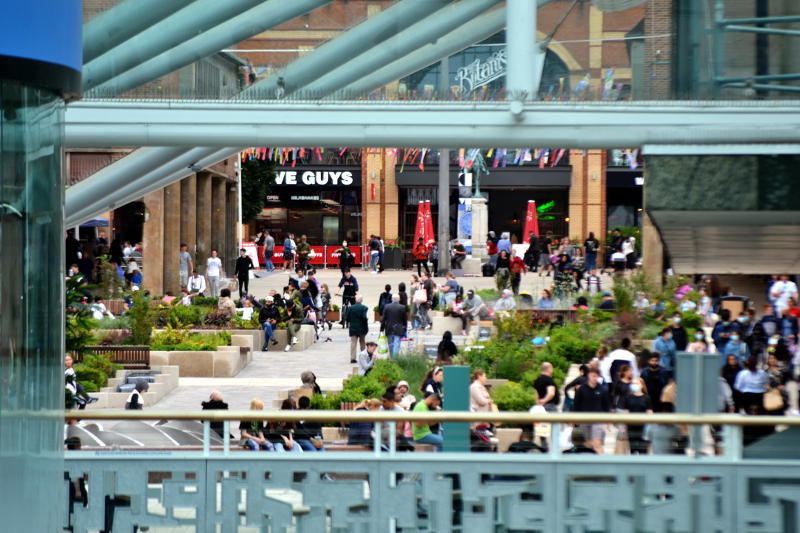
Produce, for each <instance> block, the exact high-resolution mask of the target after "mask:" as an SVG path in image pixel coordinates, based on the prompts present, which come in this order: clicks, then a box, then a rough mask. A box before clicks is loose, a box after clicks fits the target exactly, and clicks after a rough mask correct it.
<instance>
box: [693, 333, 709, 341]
mask: <svg viewBox="0 0 800 533" xmlns="http://www.w3.org/2000/svg"><path fill="white" fill-rule="evenodd" d="M694 338H695V339H697V340H703V339H705V338H706V336H705V334H703V333H695V334H694Z"/></svg>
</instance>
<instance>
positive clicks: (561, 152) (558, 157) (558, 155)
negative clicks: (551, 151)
mask: <svg viewBox="0 0 800 533" xmlns="http://www.w3.org/2000/svg"><path fill="white" fill-rule="evenodd" d="M565 152H566V149H565V148H562V149H560V150H559V151H558V154H556V156H555V157H554V158H553V162H552V163H550V166H551V167H554V166H556V165H557V164H558V162H559V161H561V158H562V157H564V153H565Z"/></svg>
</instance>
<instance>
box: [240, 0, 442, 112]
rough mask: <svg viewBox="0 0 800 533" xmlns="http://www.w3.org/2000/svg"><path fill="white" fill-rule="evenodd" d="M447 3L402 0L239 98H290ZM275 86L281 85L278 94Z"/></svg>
mask: <svg viewBox="0 0 800 533" xmlns="http://www.w3.org/2000/svg"><path fill="white" fill-rule="evenodd" d="M449 1H450V0H402V1H401V2H398V3H396V4H395V5H393V6H392V7H390V8H389V9H386V10H384V11H381V12H380V13H378V14H377V15H375V16H374V17H372V18H370V19H368V20H366V21H364V22H362V23H361V24H358V25H357V26H354V27H353V28H350V29H349V30H347V31H346V32H344V33H343V34H342V35H340V36H338V37H336V38H335V39H333V40H331V41H328V42H327V43H325V44H323V45H322V46H320V47H319V48H317V49H316V50H314V51H313V52H311V53H308V54H305V55H302V56H300V57H298V58H297V59H295V60H294V61H292V62H291V63H290V64H289V65H287V66H286V67H285V68H283V69H282V70H280V71H279V72H277V73H276V74H274V75H272V76H270V77H269V78H267V79H266V80H262V81H260V82H258V83H256V84H255V85H253V86H252V87H249V88H247V89H245V90H244V91H243V92H242V94H241V96H242V97H245V98H257V99H272V98H277V97H281V96H287V95H289V94H292V93H293V92H295V91H297V90H298V89H301V88H303V87H305V86H306V85H308V84H309V83H311V82H312V81H314V80H315V79H317V78H319V77H320V76H322V75H324V74H326V73H328V72H330V71H332V70H334V69H336V68H337V67H339V66H340V65H342V64H344V63H345V62H347V61H349V60H350V59H352V58H354V57H356V56H357V55H359V54H361V53H363V52H365V51H367V50H371V49H373V48H375V47H377V46H378V45H379V44H381V43H382V42H383V41H385V40H386V39H388V38H390V37H391V36H393V35H395V34H396V33H397V32H398V31H400V30H401V29H402V28H404V27H405V26H407V25H410V24H412V23H413V22H414V21H416V20H418V19H419V16H420V15H419V14H420V12H424V13H428V12H431V11H436V10H439V9H441V8H443V7H444V6H446V5H447V4H448V2H449ZM279 80H281V81H280V82H279ZM279 85H282V86H281V87H280V90H279Z"/></svg>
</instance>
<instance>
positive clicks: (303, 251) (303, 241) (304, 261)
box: [297, 235, 311, 274]
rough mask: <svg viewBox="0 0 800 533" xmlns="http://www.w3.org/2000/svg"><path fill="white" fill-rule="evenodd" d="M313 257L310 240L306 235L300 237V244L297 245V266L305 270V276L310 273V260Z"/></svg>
mask: <svg viewBox="0 0 800 533" xmlns="http://www.w3.org/2000/svg"><path fill="white" fill-rule="evenodd" d="M310 256H311V245H310V244H308V238H307V237H306V236H305V235H301V236H300V242H299V243H297V266H298V268H301V269H302V270H303V273H304V274H305V273H306V272H307V271H308V258H309V257H310Z"/></svg>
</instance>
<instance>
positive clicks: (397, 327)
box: [381, 294, 408, 357]
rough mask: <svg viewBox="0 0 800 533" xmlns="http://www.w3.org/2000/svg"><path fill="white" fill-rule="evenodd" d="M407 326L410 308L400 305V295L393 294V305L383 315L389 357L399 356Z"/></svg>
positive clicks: (385, 309)
mask: <svg viewBox="0 0 800 533" xmlns="http://www.w3.org/2000/svg"><path fill="white" fill-rule="evenodd" d="M407 324H408V308H407V307H406V306H405V305H403V304H401V303H400V295H399V294H393V295H392V301H391V303H389V304H387V305H386V306H385V307H384V308H383V312H382V313H381V331H383V332H384V333H386V337H387V338H388V341H389V356H391V357H397V356H398V355H399V353H400V342H401V340H402V339H403V337H405V336H406V327H407Z"/></svg>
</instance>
